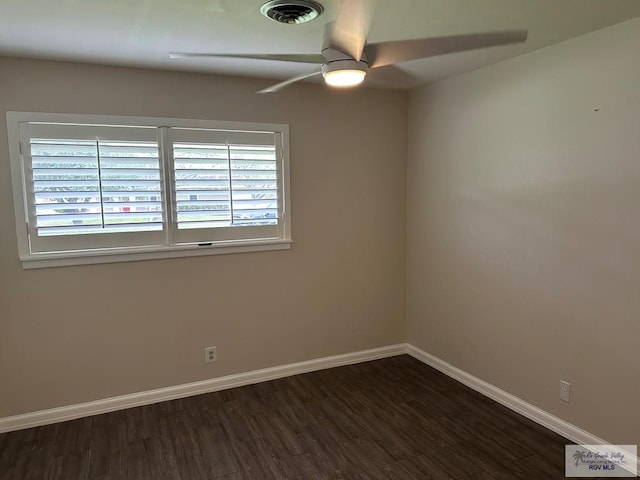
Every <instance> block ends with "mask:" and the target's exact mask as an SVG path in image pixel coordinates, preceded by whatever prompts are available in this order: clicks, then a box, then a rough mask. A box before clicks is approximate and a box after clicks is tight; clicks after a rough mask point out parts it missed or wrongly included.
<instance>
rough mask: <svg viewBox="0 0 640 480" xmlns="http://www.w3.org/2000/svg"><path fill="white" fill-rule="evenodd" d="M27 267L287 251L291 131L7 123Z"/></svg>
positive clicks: (182, 124) (101, 122)
mask: <svg viewBox="0 0 640 480" xmlns="http://www.w3.org/2000/svg"><path fill="white" fill-rule="evenodd" d="M7 125H8V133H9V141H10V157H11V166H12V176H13V187H14V199H15V210H16V225H17V234H18V235H17V237H18V251H19V256H20V259H21V260H22V261H23V265H24V267H25V268H31V267H42V266H57V265H69V264H80V263H102V262H113V261H125V260H141V259H147V258H162V257H174V256H193V255H209V254H216V253H235V252H243V251H256V250H275V249H283V248H289V246H290V243H291V237H290V215H289V194H288V152H287V150H288V127H287V125H279V124H244V123H228V122H227V123H223V122H212V121H202V120H183V119H166V118H161V119H160V118H137V117H101V116H86V115H58V114H44V113H24V112H9V113H7Z"/></svg>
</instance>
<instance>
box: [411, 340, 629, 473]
mask: <svg viewBox="0 0 640 480" xmlns="http://www.w3.org/2000/svg"><path fill="white" fill-rule="evenodd" d="M407 353H408V354H409V355H411V356H412V357H414V358H415V359H417V360H420V361H421V362H423V363H425V364H427V365H429V366H430V367H433V368H435V369H436V370H438V371H440V372H442V373H444V374H445V375H447V376H448V377H451V378H453V379H454V380H457V381H459V382H460V383H462V384H464V385H466V386H467V387H469V388H472V389H473V390H475V391H477V392H479V393H481V394H483V395H484V396H485V397H489V398H490V399H492V400H494V401H496V402H498V403H499V404H501V405H504V406H505V407H507V408H509V409H511V410H513V411H514V412H517V413H519V414H520V415H522V416H524V417H527V418H528V419H529V420H533V421H534V422H536V423H538V424H540V425H542V426H543V427H546V428H548V429H549V430H551V431H553V432H555V433H557V434H558V435H561V436H563V437H565V438H567V439H569V440H571V441H572V442H575V443H576V444H578V445H607V444H609V443H610V442H607V441H606V440H603V439H602V438H600V437H597V436H595V435H593V434H592V433H589V432H587V431H585V430H582V429H581V428H579V427H576V426H575V425H572V424H571V423H569V422H567V421H565V420H562V419H561V418H558V417H556V416H554V415H551V414H550V413H548V412H545V411H544V410H542V409H540V408H538V407H536V406H535V405H532V404H530V403H527V402H525V401H524V400H522V399H520V398H518V397H516V396H515V395H511V394H510V393H508V392H505V391H504V390H502V389H500V388H498V387H496V386H495V385H492V384H490V383H488V382H485V381H484V380H481V379H479V378H478V377H475V376H474V375H471V374H470V373H467V372H465V371H464V370H461V369H459V368H457V367H454V366H453V365H451V364H450V363H447V362H445V361H444V360H442V359H441V358H438V357H436V356H434V355H431V354H430V353H427V352H425V351H424V350H421V349H419V348H417V347H414V346H413V345H407ZM627 456H628V457H629V458H632V457H634V455H632V454H628V455H627ZM635 462H636V464H637V465H638V470H639V471H640V458H638V457H636V458H635Z"/></svg>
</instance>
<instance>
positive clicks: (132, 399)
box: [0, 344, 407, 433]
mask: <svg viewBox="0 0 640 480" xmlns="http://www.w3.org/2000/svg"><path fill="white" fill-rule="evenodd" d="M405 353H407V345H406V344H398V345H390V346H387V347H381V348H374V349H371V350H363V351H360V352H354V353H347V354H343V355H334V356H331V357H323V358H317V359H314V360H307V361H304V362H298V363H291V364H288V365H281V366H277V367H271V368H263V369H261V370H253V371H250V372H245V373H238V374H234V375H227V376H225V377H219V378H212V379H209V380H203V381H201V382H193V383H186V384H183V385H176V386H173V387H166V388H158V389H156V390H148V391H146V392H138V393H131V394H128V395H120V396H117V397H111V398H105V399H102V400H95V401H93V402H86V403H79V404H76V405H69V406H65V407H58V408H51V409H48V410H40V411H37V412H30V413H24V414H21V415H14V416H11V417H4V418H0V433H3V432H10V431H13V430H22V429H25V428H31V427H38V426H41V425H48V424H51V423H57V422H63V421H66V420H73V419H75V418H81V417H89V416H91V415H99V414H101V413H107V412H113V411H115V410H124V409H125V408H131V407H139V406H141V405H149V404H151V403H157V402H164V401H166V400H174V399H176V398H184V397H190V396H193V395H200V394H203V393H210V392H216V391H219V390H226V389H228V388H233V387H241V386H244V385H250V384H254V383H260V382H266V381H268V380H274V379H276V378H282V377H288V376H291V375H298V374H301V373H308V372H314V371H316V370H324V369H327V368H334V367H340V366H342V365H352V364H356V363H360V362H367V361H370V360H378V359H381V358H386V357H392V356H395V355H402V354H405Z"/></svg>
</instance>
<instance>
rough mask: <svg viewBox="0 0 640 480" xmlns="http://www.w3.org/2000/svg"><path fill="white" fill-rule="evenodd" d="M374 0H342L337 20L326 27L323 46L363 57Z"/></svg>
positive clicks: (354, 56)
mask: <svg viewBox="0 0 640 480" xmlns="http://www.w3.org/2000/svg"><path fill="white" fill-rule="evenodd" d="M373 7H374V0H340V2H339V3H338V15H337V17H336V20H335V21H334V22H332V23H330V24H327V25H326V26H325V27H326V29H325V32H324V34H325V40H324V42H323V47H324V48H326V47H334V48H337V49H338V50H340V51H342V52H344V53H347V54H349V55H350V56H351V57H352V58H354V59H355V60H360V58H362V51H363V49H364V45H365V43H366V42H367V35H368V34H369V27H370V26H371V20H372V18H373Z"/></svg>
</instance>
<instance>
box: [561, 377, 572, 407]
mask: <svg viewBox="0 0 640 480" xmlns="http://www.w3.org/2000/svg"><path fill="white" fill-rule="evenodd" d="M560 400H562V401H563V402H567V403H569V402H570V401H571V384H570V383H569V382H565V381H564V380H560Z"/></svg>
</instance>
